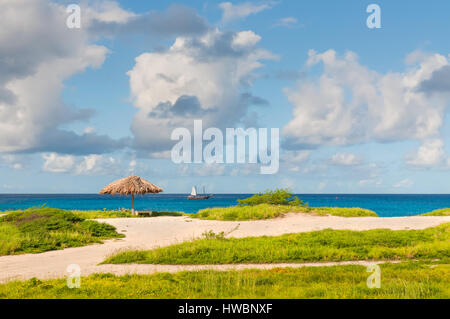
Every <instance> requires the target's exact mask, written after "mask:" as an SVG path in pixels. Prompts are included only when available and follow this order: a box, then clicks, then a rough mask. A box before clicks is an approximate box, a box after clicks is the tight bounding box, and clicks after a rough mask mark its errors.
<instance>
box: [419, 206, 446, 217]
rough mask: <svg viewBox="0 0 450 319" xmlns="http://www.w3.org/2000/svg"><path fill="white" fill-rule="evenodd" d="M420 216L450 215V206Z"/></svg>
mask: <svg viewBox="0 0 450 319" xmlns="http://www.w3.org/2000/svg"><path fill="white" fill-rule="evenodd" d="M419 216H450V208H442V209H436V210H433V211H432V212H429V213H425V214H421V215H419Z"/></svg>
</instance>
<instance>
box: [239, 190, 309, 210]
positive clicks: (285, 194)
mask: <svg viewBox="0 0 450 319" xmlns="http://www.w3.org/2000/svg"><path fill="white" fill-rule="evenodd" d="M293 195H294V194H293V193H292V192H290V191H289V190H288V189H275V190H266V191H265V192H264V193H258V194H255V195H253V196H252V197H249V198H246V199H238V203H239V206H256V205H261V204H269V205H285V206H307V205H308V204H307V203H303V201H301V200H300V199H299V198H298V197H297V196H293Z"/></svg>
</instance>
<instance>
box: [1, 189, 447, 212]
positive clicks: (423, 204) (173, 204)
mask: <svg viewBox="0 0 450 319" xmlns="http://www.w3.org/2000/svg"><path fill="white" fill-rule="evenodd" d="M249 196H251V194H216V195H214V197H212V198H210V199H207V200H190V199H187V198H186V197H187V195H186V194H147V195H143V196H137V197H136V200H135V208H136V209H137V210H155V211H182V212H185V213H195V212H197V211H198V210H200V209H203V208H208V207H227V206H233V205H236V203H237V202H236V200H237V199H242V198H247V197H249ZM297 196H299V197H300V199H302V200H303V201H305V202H307V203H309V205H310V206H313V207H318V206H329V207H361V208H367V209H371V210H373V211H375V212H376V213H377V214H378V215H379V216H380V217H394V216H412V215H417V214H421V213H426V212H430V211H432V210H435V209H439V208H446V207H450V195H413V194H411V195H410V194H408V195H393V194H386V195H380V194H376V195H375V194H298V195H297ZM42 205H46V206H47V207H54V208H62V209H79V210H104V209H107V210H116V209H120V208H130V207H131V199H130V197H122V196H111V195H97V194H32V195H30V194H0V211H6V210H15V209H25V208H28V207H33V206H42Z"/></svg>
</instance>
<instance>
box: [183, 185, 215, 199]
mask: <svg viewBox="0 0 450 319" xmlns="http://www.w3.org/2000/svg"><path fill="white" fill-rule="evenodd" d="M211 197H212V195H206V193H205V187H203V194H202V195H199V194H198V193H197V187H196V186H192V191H191V195H189V196H188V199H208V198H211Z"/></svg>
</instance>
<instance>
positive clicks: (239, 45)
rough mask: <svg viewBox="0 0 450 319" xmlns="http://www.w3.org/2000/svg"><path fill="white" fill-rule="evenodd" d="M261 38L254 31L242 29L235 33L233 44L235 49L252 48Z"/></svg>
mask: <svg viewBox="0 0 450 319" xmlns="http://www.w3.org/2000/svg"><path fill="white" fill-rule="evenodd" d="M260 40H261V37H260V36H259V35H257V34H256V33H254V32H253V31H241V32H238V33H236V34H235V35H234V37H233V41H232V42H231V46H232V48H233V49H235V50H239V49H245V48H251V47H253V46H255V45H256V44H257V43H258V42H259V41H260Z"/></svg>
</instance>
